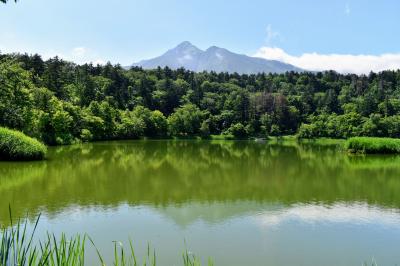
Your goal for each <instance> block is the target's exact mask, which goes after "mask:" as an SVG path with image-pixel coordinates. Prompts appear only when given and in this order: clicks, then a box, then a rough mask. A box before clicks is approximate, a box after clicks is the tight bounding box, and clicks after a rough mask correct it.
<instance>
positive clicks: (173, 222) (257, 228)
mask: <svg viewBox="0 0 400 266" xmlns="http://www.w3.org/2000/svg"><path fill="white" fill-rule="evenodd" d="M9 204H10V205H11V207H12V213H13V216H14V217H26V216H27V217H28V218H29V220H30V222H31V224H32V223H33V222H34V221H35V218H36V217H37V215H38V214H39V213H41V214H42V216H41V219H40V223H39V227H38V231H37V235H38V236H44V234H45V232H46V231H49V232H52V233H55V234H57V235H58V234H61V232H65V233H66V234H67V235H70V236H71V235H75V234H77V233H82V234H83V233H88V234H89V235H90V236H91V237H92V238H93V240H94V242H95V243H96V245H97V247H98V248H99V250H100V251H101V252H102V253H103V255H104V256H105V259H106V260H107V261H110V259H111V257H112V256H113V245H114V243H113V241H121V243H122V244H123V245H125V246H126V247H128V240H129V238H131V239H132V240H133V243H134V246H135V248H136V251H137V253H138V254H139V255H140V256H142V255H144V254H145V253H146V252H147V244H148V243H149V244H150V246H151V247H152V248H154V249H155V250H156V254H157V261H158V263H159V265H181V260H182V259H181V256H182V252H183V251H184V250H185V248H186V249H188V250H189V251H190V252H193V253H194V254H196V255H197V256H199V257H201V258H202V259H203V260H204V261H206V260H207V258H208V257H211V258H212V259H213V261H214V262H215V265H216V266H219V265H361V264H362V263H364V262H366V263H367V264H368V265H372V262H373V261H376V262H377V263H378V264H379V265H398V264H400V252H399V247H398V246H397V245H398V244H399V241H400V156H349V155H347V154H346V153H345V152H343V151H342V150H341V148H340V145H339V144H338V143H334V142H331V143H326V144H324V145H320V144H315V143H304V144H298V143H296V142H282V143H278V142H274V143H270V144H268V143H265V142H256V141H165V140H164V141H116V142H99V143H89V144H81V145H73V146H64V147H51V148H49V154H48V160H46V161H42V162H19V163H15V162H0V224H1V225H2V226H8V225H9V213H8V206H9ZM87 260H88V261H89V265H93V264H96V263H97V257H96V255H95V253H94V251H93V250H91V251H90V252H89V253H88V256H87ZM95 262H96V263H95Z"/></svg>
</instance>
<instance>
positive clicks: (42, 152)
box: [0, 127, 46, 160]
mask: <svg viewBox="0 0 400 266" xmlns="http://www.w3.org/2000/svg"><path fill="white" fill-rule="evenodd" d="M45 156H46V146H45V145H44V144H42V143H41V142H39V141H38V140H36V139H34V138H31V137H28V136H27V135H25V134H24V133H22V132H19V131H16V130H11V129H8V128H4V127H0V159H3V160H41V159H43V158H44V157H45Z"/></svg>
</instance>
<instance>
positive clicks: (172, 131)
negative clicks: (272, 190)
mask: <svg viewBox="0 0 400 266" xmlns="http://www.w3.org/2000/svg"><path fill="white" fill-rule="evenodd" d="M399 96H400V71H399V70H397V71H384V72H381V73H370V74H369V75H355V74H346V75H343V74H338V73H336V72H334V71H327V72H318V73H313V72H301V73H297V72H287V73H285V74H266V73H259V74H254V75H246V74H243V75H240V74H237V73H233V74H229V73H215V72H201V73H194V72H191V71H188V70H185V69H177V70H172V69H170V68H168V67H165V68H160V67H159V68H157V69H154V70H143V69H141V68H139V67H132V68H130V69H126V68H124V67H121V66H120V65H112V64H110V63H107V64H105V65H92V64H84V65H77V64H74V63H71V62H67V61H64V60H62V59H60V58H58V57H54V58H51V59H48V60H43V59H42V58H41V56H39V55H37V54H35V55H28V54H0V125H1V126H6V127H9V128H12V129H17V130H20V131H23V132H24V133H26V134H28V135H30V136H33V137H36V138H38V139H40V140H42V141H44V142H45V143H47V144H50V145H54V144H69V143H73V142H76V141H91V140H110V139H132V138H140V137H144V136H146V137H151V138H165V137H171V136H178V137H193V136H201V137H209V136H210V135H218V134H225V135H233V136H234V137H236V138H246V137H249V136H254V137H266V136H281V135H293V134H297V135H298V136H299V137H300V138H316V137H333V138H348V137H352V136H379V137H400V97H399Z"/></svg>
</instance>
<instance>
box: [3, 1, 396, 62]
mask: <svg viewBox="0 0 400 266" xmlns="http://www.w3.org/2000/svg"><path fill="white" fill-rule="evenodd" d="M399 11H400V1H395V0H386V1H385V0H382V1H355V0H354V1H353V0H348V1H341V0H337V1H316V0H314V1H311V0H303V1H301V0H299V1H289V0H283V1H282V0H281V1H268V0H264V1H261V0H255V1H250V0H248V1H244V0H243V1H242V0H231V1H226V0H225V1H222V0H203V1H191V0H186V1H185V0H168V1H165V0H113V1H106V0H68V1H67V0H57V1H55V0H19V2H17V4H14V3H13V2H10V3H8V4H6V5H0V23H1V24H0V25H2V30H1V32H0V50H1V51H2V52H14V51H15V52H25V51H26V52H30V53H33V52H37V53H40V54H42V55H44V57H47V56H52V55H55V54H58V55H60V56H62V57H64V58H66V59H69V60H74V61H76V62H85V61H98V62H101V61H108V60H109V61H111V62H113V63H121V64H123V65H126V64H130V63H132V62H136V61H139V60H141V59H145V58H149V57H154V56H157V55H160V54H161V53H163V52H165V51H166V50H167V49H169V48H172V47H174V46H176V45H177V44H178V43H180V42H182V41H185V40H188V41H191V42H192V43H193V44H195V45H197V46H198V47H199V48H203V49H205V48H207V47H209V46H211V45H217V46H221V47H225V48H227V49H229V50H232V51H234V52H238V53H243V54H248V55H256V54H257V55H258V56H262V57H265V58H272V59H282V60H283V61H285V60H286V61H288V60H289V61H290V60H294V59H293V58H292V59H290V58H291V57H296V58H299V57H301V56H303V55H304V54H313V53H314V54H317V55H332V54H340V55H353V56H356V55H373V56H377V57H379V56H381V55H382V54H391V55H399V54H400V45H399V43H400V27H399V25H400V15H399ZM265 47H266V48H279V52H277V50H276V49H275V50H274V51H275V53H278V54H279V53H280V55H276V54H273V53H274V51H272V50H266V51H269V52H265V50H262V48H265ZM263 53H264V54H263ZM265 53H271V54H265ZM282 53H284V56H283V55H282ZM279 56H280V57H279ZM285 56H286V57H285ZM287 56H291V57H287ZM396 60H397V59H396ZM294 62H297V61H294ZM396 62H397V61H396ZM297 63H298V64H301V63H299V62H297Z"/></svg>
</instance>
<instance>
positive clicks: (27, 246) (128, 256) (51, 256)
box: [0, 211, 213, 266]
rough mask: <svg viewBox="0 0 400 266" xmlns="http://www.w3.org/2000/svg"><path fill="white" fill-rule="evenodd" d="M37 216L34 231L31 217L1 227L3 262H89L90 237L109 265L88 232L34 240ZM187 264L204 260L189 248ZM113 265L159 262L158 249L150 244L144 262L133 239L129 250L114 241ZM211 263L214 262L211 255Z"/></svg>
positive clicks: (71, 265) (25, 265)
mask: <svg viewBox="0 0 400 266" xmlns="http://www.w3.org/2000/svg"><path fill="white" fill-rule="evenodd" d="M39 218H40V216H39V217H38V218H37V220H36V223H35V225H34V227H33V230H32V232H30V233H28V231H27V221H25V222H24V223H21V220H18V222H17V224H16V225H14V224H13V222H12V219H11V211H10V220H11V226H10V227H8V228H5V229H2V230H1V231H0V266H14V265H15V266H16V265H19V266H37V265H43V266H44V265H46V266H81V265H85V252H86V250H85V246H86V240H87V239H89V240H90V242H91V244H92V245H93V248H95V250H96V252H97V255H98V258H99V265H102V266H106V263H105V261H104V259H103V256H102V255H101V252H100V251H99V250H98V249H97V247H96V245H95V244H94V242H93V240H92V239H91V238H90V237H89V236H87V235H84V236H83V237H82V236H80V235H76V236H74V237H71V238H67V237H66V236H65V235H64V234H62V235H61V238H60V239H57V238H56V236H55V235H54V234H49V233H48V234H47V237H46V238H45V239H44V240H43V241H39V242H38V244H35V243H34V235H35V231H36V228H37V225H38V223H39ZM182 257H183V265H184V266H200V265H201V261H200V259H199V258H197V257H196V256H195V255H192V254H190V253H189V252H188V251H187V250H186V251H185V252H184V253H183V255H182ZM112 265H115V266H119V265H121V266H138V265H143V266H156V265H157V260H156V252H155V250H151V248H150V245H148V246H147V254H146V257H145V258H143V261H142V262H141V263H140V262H139V259H138V258H137V256H136V254H135V250H134V248H133V244H132V241H129V249H128V250H125V248H124V247H123V246H122V244H121V243H119V242H114V259H113V262H112ZM208 265H209V266H212V265H213V262H212V261H211V259H209V261H208Z"/></svg>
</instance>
